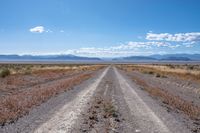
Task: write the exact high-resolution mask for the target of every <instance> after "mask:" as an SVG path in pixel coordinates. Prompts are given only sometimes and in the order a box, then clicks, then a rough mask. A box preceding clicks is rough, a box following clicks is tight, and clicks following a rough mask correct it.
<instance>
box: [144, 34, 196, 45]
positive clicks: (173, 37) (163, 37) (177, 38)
mask: <svg viewBox="0 0 200 133" xmlns="http://www.w3.org/2000/svg"><path fill="white" fill-rule="evenodd" d="M146 39H147V40H154V41H171V42H187V43H196V42H199V41H200V32H191V33H177V34H169V33H160V34H155V33H147V35H146Z"/></svg>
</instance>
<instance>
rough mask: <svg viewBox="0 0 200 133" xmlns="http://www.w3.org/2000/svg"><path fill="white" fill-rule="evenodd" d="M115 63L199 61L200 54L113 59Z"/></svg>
mask: <svg viewBox="0 0 200 133" xmlns="http://www.w3.org/2000/svg"><path fill="white" fill-rule="evenodd" d="M113 60H115V61H200V54H165V55H159V54H155V55H150V56H129V57H120V58H114V59H113Z"/></svg>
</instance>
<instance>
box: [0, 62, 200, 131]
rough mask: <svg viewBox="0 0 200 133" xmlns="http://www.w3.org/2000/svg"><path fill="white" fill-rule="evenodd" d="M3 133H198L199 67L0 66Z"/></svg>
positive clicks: (199, 117) (0, 116)
mask: <svg viewBox="0 0 200 133" xmlns="http://www.w3.org/2000/svg"><path fill="white" fill-rule="evenodd" d="M0 99H1V100H0V126H1V127H0V132H2V133H16V132H19V133H27V132H29V133H47V132H52V133H57V132H75V133H79V132H80V133H82V132H91V133H93V132H94V133H95V132H96V133H107V132H110V133H117V132H119V133H122V132H125V133H134V132H135V133H137V132H141V133H149V132H152V133H190V132H191V133H199V132H200V66H199V65H194V64H193V65H183V64H179V65H178V64H115V65H114V64H111V65H108V64H107V65H105V64H104V65H100V64H98V65H92V64H90V65H88V64H1V78H0Z"/></svg>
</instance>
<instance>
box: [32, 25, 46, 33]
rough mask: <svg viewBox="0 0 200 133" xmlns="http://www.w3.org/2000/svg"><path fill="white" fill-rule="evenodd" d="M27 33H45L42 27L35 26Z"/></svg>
mask: <svg viewBox="0 0 200 133" xmlns="http://www.w3.org/2000/svg"><path fill="white" fill-rule="evenodd" d="M29 31H30V32H32V33H43V32H44V31H45V29H44V27H43V26H36V27H34V28H31V29H30V30H29ZM47 31H49V30H47Z"/></svg>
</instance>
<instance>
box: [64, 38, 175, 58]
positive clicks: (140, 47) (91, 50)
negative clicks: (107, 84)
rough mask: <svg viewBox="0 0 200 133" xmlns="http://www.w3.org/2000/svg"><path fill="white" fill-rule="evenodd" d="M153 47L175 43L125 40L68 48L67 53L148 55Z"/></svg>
mask: <svg viewBox="0 0 200 133" xmlns="http://www.w3.org/2000/svg"><path fill="white" fill-rule="evenodd" d="M154 47H169V48H175V47H177V46H176V45H171V44H170V43H166V42H127V43H126V44H120V45H117V46H111V47H102V48H95V47H86V48H80V49H72V50H68V51H67V53H68V54H76V55H82V56H101V57H112V56H128V55H149V54H153V52H152V51H151V50H152V49H153V48H154Z"/></svg>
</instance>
